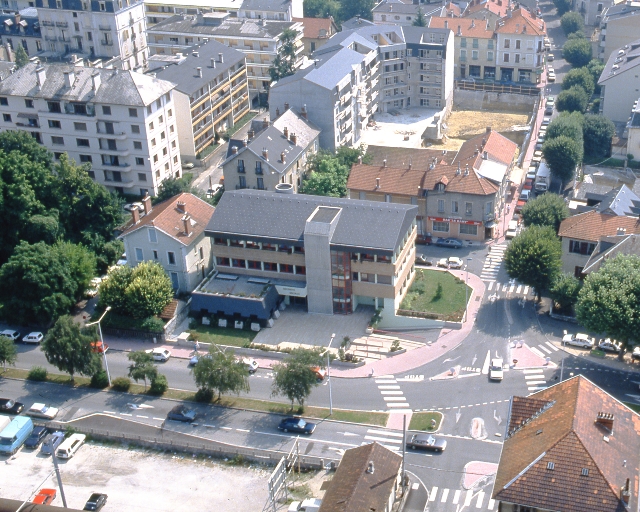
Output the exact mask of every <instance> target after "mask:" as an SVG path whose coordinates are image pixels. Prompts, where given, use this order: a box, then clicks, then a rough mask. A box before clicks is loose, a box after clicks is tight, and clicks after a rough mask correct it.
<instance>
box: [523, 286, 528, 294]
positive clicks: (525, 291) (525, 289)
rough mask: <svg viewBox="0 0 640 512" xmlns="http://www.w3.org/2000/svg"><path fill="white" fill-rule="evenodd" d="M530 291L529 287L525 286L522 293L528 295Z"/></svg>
mask: <svg viewBox="0 0 640 512" xmlns="http://www.w3.org/2000/svg"><path fill="white" fill-rule="evenodd" d="M528 291H529V287H528V286H525V287H524V290H522V293H524V294H525V295H526V294H527V292H528Z"/></svg>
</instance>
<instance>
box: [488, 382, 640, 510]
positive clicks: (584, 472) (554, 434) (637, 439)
mask: <svg viewBox="0 0 640 512" xmlns="http://www.w3.org/2000/svg"><path fill="white" fill-rule="evenodd" d="M639 466H640V417H639V416H638V414H637V413H636V412H634V411H633V410H632V409H630V408H629V407H628V406H626V405H624V404H623V403H622V402H620V401H618V400H617V399H615V398H614V397H613V396H611V395H610V394H608V393H606V392H605V391H603V390H602V389H600V388H599V387H598V386H596V385H595V384H593V383H592V382H591V381H589V380H588V379H587V378H586V377H584V376H582V375H578V376H575V377H572V378H570V379H569V380H566V381H564V382H561V383H559V384H556V385H554V386H551V387H549V388H547V389H544V390H542V391H537V392H535V393H533V394H531V395H529V396H528V397H519V396H514V397H513V398H512V399H511V406H510V408H509V421H508V424H507V432H506V436H505V440H504V443H503V446H502V453H501V455H500V463H499V465H498V472H497V474H496V477H495V483H494V487H493V493H492V498H493V499H495V500H496V501H497V502H499V505H498V509H499V510H501V511H502V512H516V511H524V510H528V511H529V510H530V511H540V512H542V511H560V510H561V511H562V512H622V511H625V510H638V482H639V475H638V467H639Z"/></svg>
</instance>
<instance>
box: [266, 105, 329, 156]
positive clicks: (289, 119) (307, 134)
mask: <svg viewBox="0 0 640 512" xmlns="http://www.w3.org/2000/svg"><path fill="white" fill-rule="evenodd" d="M273 126H274V127H275V128H277V129H278V130H280V131H281V132H283V131H284V129H285V127H286V128H287V129H288V130H289V133H295V134H296V137H297V141H296V142H297V144H298V146H300V147H303V148H306V147H307V146H309V144H310V143H311V141H312V140H313V139H315V138H316V137H317V136H318V135H320V131H321V130H320V128H318V127H317V126H316V125H315V124H313V123H312V122H311V121H309V120H308V119H305V118H303V117H302V116H301V115H299V114H298V113H297V112H295V111H294V110H293V109H291V108H290V109H289V110H287V111H286V112H284V113H283V114H281V115H280V117H278V118H277V119H275V120H274V121H273Z"/></svg>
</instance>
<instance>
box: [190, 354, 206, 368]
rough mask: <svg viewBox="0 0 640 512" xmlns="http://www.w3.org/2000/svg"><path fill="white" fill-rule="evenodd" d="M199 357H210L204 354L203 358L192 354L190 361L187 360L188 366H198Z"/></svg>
mask: <svg viewBox="0 0 640 512" xmlns="http://www.w3.org/2000/svg"><path fill="white" fill-rule="evenodd" d="M201 357H211V356H210V355H209V354H205V355H203V356H201V355H200V354H198V353H196V354H193V356H191V359H189V366H195V365H196V364H198V361H200V358H201Z"/></svg>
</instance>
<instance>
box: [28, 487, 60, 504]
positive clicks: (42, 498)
mask: <svg viewBox="0 0 640 512" xmlns="http://www.w3.org/2000/svg"><path fill="white" fill-rule="evenodd" d="M55 499H56V490H55V489H40V492H39V493H38V494H36V497H35V498H33V503H35V504H36V505H50V504H51V502H52V501H53V500H55Z"/></svg>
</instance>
